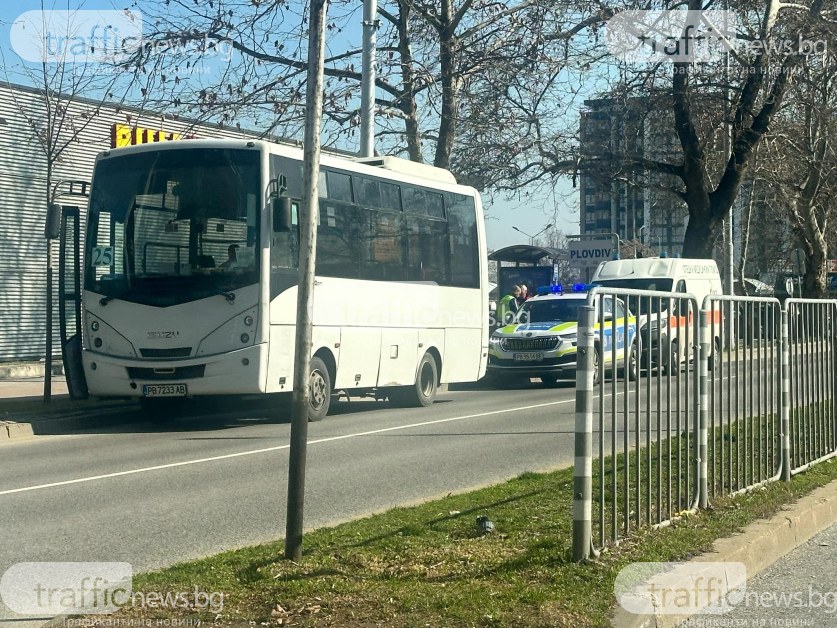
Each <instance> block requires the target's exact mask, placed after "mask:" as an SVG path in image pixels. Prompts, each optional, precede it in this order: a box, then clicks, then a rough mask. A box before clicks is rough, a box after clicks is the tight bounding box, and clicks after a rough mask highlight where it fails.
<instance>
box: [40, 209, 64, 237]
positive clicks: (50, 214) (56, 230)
mask: <svg viewBox="0 0 837 628" xmlns="http://www.w3.org/2000/svg"><path fill="white" fill-rule="evenodd" d="M63 211H64V208H63V207H61V205H59V204H58V203H50V204H49V207H47V215H46V223H45V224H44V237H45V238H46V239H47V240H56V239H58V236H59V235H60V234H61V213H62V212H63Z"/></svg>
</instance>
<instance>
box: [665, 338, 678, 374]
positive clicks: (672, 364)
mask: <svg viewBox="0 0 837 628" xmlns="http://www.w3.org/2000/svg"><path fill="white" fill-rule="evenodd" d="M679 371H680V345H679V344H678V343H677V341H676V340H672V341H671V345H669V352H668V364H666V373H672V374H673V373H677V372H679Z"/></svg>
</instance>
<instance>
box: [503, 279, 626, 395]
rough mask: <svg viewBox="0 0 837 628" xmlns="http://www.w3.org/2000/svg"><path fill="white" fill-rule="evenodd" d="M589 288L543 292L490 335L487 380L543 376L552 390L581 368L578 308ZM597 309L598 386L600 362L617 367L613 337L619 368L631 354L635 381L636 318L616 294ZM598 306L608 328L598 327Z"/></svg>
mask: <svg viewBox="0 0 837 628" xmlns="http://www.w3.org/2000/svg"><path fill="white" fill-rule="evenodd" d="M590 288H592V286H586V285H583V284H576V285H575V286H573V288H572V289H571V290H570V291H566V292H565V291H564V290H563V288H562V287H561V286H546V287H544V288H539V289H538V296H536V297H533V298H531V299H529V300H528V301H526V302H525V303H524V304H523V305H522V306H521V307H520V310H519V311H518V312H517V314H516V316H515V318H514V320H513V321H512V322H511V323H510V324H509V325H506V326H504V327H500V328H499V329H497V330H496V331H495V332H494V333H493V334H492V335H491V338H490V340H489V348H488V376H489V377H490V378H491V380H493V381H495V382H503V381H510V380H514V379H523V378H524V377H525V378H527V379H528V378H530V377H539V378H540V379H541V381H542V382H543V383H544V384H545V385H547V386H554V385H555V384H556V383H557V382H558V379H559V378H561V377H566V376H568V375H572V374H574V373H575V370H576V367H577V340H578V308H579V307H581V306H583V305H584V304H585V302H586V300H587V291H588V290H589V289H590ZM595 308H596V311H595V318H594V320H595V321H596V324H595V326H594V328H593V331H594V338H595V340H594V343H595V347H596V353H595V355H594V363H595V365H596V368H595V369H594V376H593V377H594V382H595V383H598V380H599V378H600V375H599V368H598V365H599V363H600V361H603V362H604V368H605V369H607V370H611V369H612V368H613V364H612V363H613V340H614V336H615V344H616V367H617V368H619V369H623V370H624V365H625V352H626V351H627V352H628V354H627V355H628V362H627V363H628V367H627V376H628V377H629V378H630V379H636V377H637V376H638V374H639V359H638V356H639V353H638V351H637V343H638V339H637V335H636V318H635V317H634V316H632V315H631V313H630V312H629V311H628V309H627V307H626V306H625V303H624V302H623V301H622V300H621V299H619V298H616V297H614V296H612V295H602V296H601V297H599V298H598V299H595ZM600 308H603V315H604V325H602V327H603V328H604V329H599V327H600V323H599V320H600V312H599V309H600ZM614 319H615V325H614V322H613V321H614ZM626 320H627V324H626ZM614 327H615V328H614Z"/></svg>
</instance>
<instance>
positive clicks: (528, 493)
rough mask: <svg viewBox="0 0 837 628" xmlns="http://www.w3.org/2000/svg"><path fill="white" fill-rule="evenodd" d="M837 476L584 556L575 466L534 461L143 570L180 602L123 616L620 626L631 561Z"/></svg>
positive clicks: (669, 554)
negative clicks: (408, 501) (502, 479)
mask: <svg viewBox="0 0 837 628" xmlns="http://www.w3.org/2000/svg"><path fill="white" fill-rule="evenodd" d="M835 478H837V463H835V462H832V461H828V462H825V463H822V464H820V465H817V466H815V467H814V468H812V469H811V470H809V471H807V472H806V473H803V474H800V475H799V476H797V477H795V478H794V479H793V481H791V482H790V483H781V482H777V483H773V484H771V485H769V486H767V487H766V488H763V489H759V490H756V491H753V492H751V493H749V494H747V495H739V496H736V497H719V498H717V499H716V500H715V501H714V503H713V505H712V508H711V509H709V510H707V511H703V512H701V513H698V514H694V515H689V516H687V517H685V518H684V519H682V520H680V521H678V522H676V523H675V524H673V525H671V526H670V527H666V528H663V529H659V530H650V529H648V528H644V529H640V530H639V531H637V532H635V533H634V535H633V536H632V537H631V538H630V539H628V540H626V541H624V542H623V543H621V544H620V545H618V546H615V547H610V548H608V549H606V550H605V551H604V552H603V553H602V554H601V556H600V557H599V558H598V559H597V560H595V561H592V562H589V563H586V564H576V563H573V562H572V560H571V529H572V520H571V514H570V513H571V499H572V494H571V487H572V469H563V470H560V471H555V472H552V473H546V474H534V473H526V474H523V475H521V476H520V477H518V478H516V479H513V480H511V481H509V482H507V483H504V484H501V485H498V486H494V487H489V488H484V489H480V490H477V491H474V492H471V493H465V494H461V495H451V496H448V497H446V498H444V499H440V500H436V501H432V502H428V503H426V504H423V505H420V506H416V507H410V508H395V509H393V510H391V511H388V512H386V513H382V514H379V515H375V516H372V517H368V518H365V519H361V520H357V521H352V522H349V523H345V524H342V525H339V526H336V527H333V528H326V529H320V530H317V531H315V532H311V533H309V534H307V535H306V537H305V544H304V548H305V549H304V557H303V559H302V560H301V561H300V562H299V563H293V562H290V561H285V560H283V559H282V554H283V544H282V543H280V542H277V543H271V544H266V545H261V546H256V547H250V548H246V549H241V550H236V551H231V552H226V553H223V554H219V555H217V556H214V557H211V558H207V559H203V560H198V561H194V562H190V563H185V564H180V565H176V566H173V567H170V568H168V569H164V570H162V571H158V572H153V573H147V574H141V575H138V576H135V578H134V596H135V600H140V599H147V600H150V599H152V598H154V596H153V595H152V596H151V597H149V598H144V596H146V595H147V594H149V593H154V594H156V593H162V594H164V595H165V594H166V593H168V594H169V596H170V597H169V600H170V601H172V602H173V601H176V602H177V603H176V604H175V605H174V608H172V607H171V604H170V605H169V606H168V607H167V608H151V605H150V604H148V603H147V604H146V605H145V606H144V607H143V606H142V605H141V604H139V603H135V604H133V605H131V604H129V605H127V606H125V607H123V608H122V609H121V610H120V611H119V612H118V613H117V614H116V617H117V618H125V619H128V618H143V619H155V618H182V619H187V618H188V619H200V620H202V621H205V622H209V623H218V624H222V625H229V624H234V625H238V624H249V625H251V626H286V625H295V626H297V625H298V626H428V625H430V626H434V627H435V626H457V627H459V626H544V627H546V626H608V625H609V618H610V613H611V608H612V606H613V604H614V603H615V599H614V596H613V582H614V579H615V577H616V575H617V574H618V572H619V570H620V569H621V568H622V567H624V566H625V565H627V564H629V563H633V562H637V561H672V560H687V559H689V558H691V557H692V556H693V555H695V554H698V553H701V552H704V551H707V550H709V549H710V548H711V546H712V543H713V541H714V540H715V539H718V538H722V537H727V536H730V535H732V534H734V533H736V532H737V531H739V530H740V529H741V528H743V527H744V526H746V525H747V524H749V523H751V522H752V521H754V520H756V519H759V518H763V517H768V516H770V515H771V514H773V513H775V512H776V511H778V510H779V509H781V508H782V507H783V506H784V505H787V504H789V503H792V502H793V501H795V500H796V499H798V498H799V497H801V496H803V495H806V494H808V493H810V492H811V491H812V490H814V489H815V488H817V487H820V486H823V485H824V484H826V483H828V482H830V481H831V480H833V479H835ZM480 515H487V516H488V517H490V519H491V520H492V521H493V522H494V524H495V531H494V532H493V533H489V534H481V533H480V531H479V530H478V526H477V525H476V519H477V517H478V516H480ZM195 591H198V592H202V593H205V594H208V593H223V595H224V597H223V609H220V608H219V607H218V604H217V602H218V600H219V598H218V596H217V595H216V596H215V597H214V598H211V599H212V600H214V601H215V602H216V603H215V604H214V605H212V604H208V603H207V602H208V600H207V598H205V597H203V598H202V597H201V596H197V598H196V596H195ZM180 592H183V593H185V595H183V596H179V597H176V595H177V594H178V593H180ZM154 599H156V598H154ZM158 605H159V603H158Z"/></svg>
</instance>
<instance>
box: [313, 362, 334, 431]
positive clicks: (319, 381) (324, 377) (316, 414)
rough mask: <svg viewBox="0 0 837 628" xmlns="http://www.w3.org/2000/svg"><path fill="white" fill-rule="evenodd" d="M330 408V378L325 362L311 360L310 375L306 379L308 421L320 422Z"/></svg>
mask: <svg viewBox="0 0 837 628" xmlns="http://www.w3.org/2000/svg"><path fill="white" fill-rule="evenodd" d="M330 406H331V376H330V375H329V374H328V368H326V365H325V362H323V361H322V360H321V359H320V358H318V357H316V356H315V357H313V358H311V375H310V376H309V377H308V420H309V421H311V422H313V421H322V420H323V419H324V418H325V417H326V415H327V414H328V409H329V407H330Z"/></svg>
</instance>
